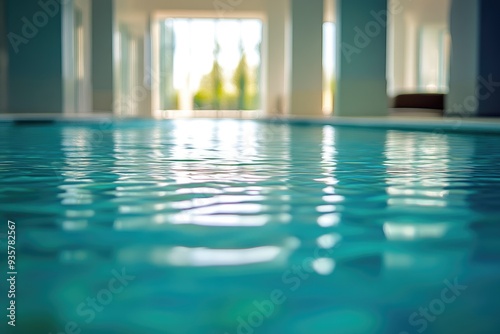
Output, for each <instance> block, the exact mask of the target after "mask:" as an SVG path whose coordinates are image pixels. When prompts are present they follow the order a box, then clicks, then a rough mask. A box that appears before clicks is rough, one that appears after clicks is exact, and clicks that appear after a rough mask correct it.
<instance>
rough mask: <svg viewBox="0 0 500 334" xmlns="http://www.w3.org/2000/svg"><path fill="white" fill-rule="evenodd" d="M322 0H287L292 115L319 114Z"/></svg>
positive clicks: (321, 97)
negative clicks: (290, 44)
mask: <svg viewBox="0 0 500 334" xmlns="http://www.w3.org/2000/svg"><path fill="white" fill-rule="evenodd" d="M323 12H324V5H323V1H322V0H291V19H292V21H291V28H292V31H291V39H292V40H291V43H292V50H291V78H290V79H291V88H290V107H289V108H290V114H291V115H292V116H322V115H323V17H324V15H323Z"/></svg>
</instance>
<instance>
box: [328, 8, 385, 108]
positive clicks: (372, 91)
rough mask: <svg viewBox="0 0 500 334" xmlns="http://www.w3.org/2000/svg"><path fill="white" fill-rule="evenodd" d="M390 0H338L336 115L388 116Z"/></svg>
mask: <svg viewBox="0 0 500 334" xmlns="http://www.w3.org/2000/svg"><path fill="white" fill-rule="evenodd" d="M387 14H388V11H387V0H356V1H353V0H337V93H336V97H335V116H348V117H357V116H369V117H370V116H385V115H386V114H387V108H388V98H387V80H386V63H387Z"/></svg>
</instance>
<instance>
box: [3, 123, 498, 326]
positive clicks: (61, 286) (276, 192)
mask: <svg viewBox="0 0 500 334" xmlns="http://www.w3.org/2000/svg"><path fill="white" fill-rule="evenodd" d="M13 133H16V135H19V136H23V138H24V140H23V141H22V142H19V141H12V140H10V139H9V138H11V137H12V135H13ZM9 136H10V137H9ZM495 140H496V137H489V136H473V135H458V134H455V135H435V134H431V133H425V132H405V131H396V130H389V131H385V130H369V129H355V128H353V129H350V128H334V127H332V126H324V127H321V126H299V125H296V126H289V125H284V124H277V123H274V124H265V123H258V122H252V121H209V120H199V121H198V120H197V121H175V122H163V123H149V122H139V123H138V124H133V123H131V122H124V123H121V124H116V125H115V126H114V128H112V129H111V130H109V131H100V130H98V129H97V130H96V127H92V126H83V125H78V126H77V125H67V126H52V127H6V128H5V131H2V134H0V144H1V147H2V148H3V149H2V153H1V155H2V158H3V160H2V162H0V167H1V169H0V170H1V173H2V174H1V180H2V190H1V192H0V196H1V198H2V202H0V203H1V204H0V212H1V213H2V215H4V216H6V217H8V219H11V220H12V219H13V220H17V221H19V222H20V227H19V234H20V235H21V236H22V237H20V238H19V243H20V250H21V252H22V257H23V263H24V270H25V273H26V276H25V277H26V278H23V277H20V283H19V284H22V285H23V286H29V290H30V293H31V295H32V296H33V297H32V299H33V300H37V301H39V302H38V303H33V304H32V305H31V306H30V307H27V308H26V309H25V310H24V311H23V312H25V314H31V313H33V312H36V311H37V310H38V308H39V307H41V305H42V304H44V303H46V302H47V300H48V299H49V297H48V296H49V295H50V296H51V297H50V300H56V301H57V302H56V303H55V304H54V307H55V308H56V309H57V312H58V313H57V312H55V313H54V314H56V313H57V314H59V315H58V317H61V319H58V321H59V322H64V319H66V318H71V317H73V316H74V307H73V305H78V303H79V300H80V299H81V298H83V297H85V296H86V295H92V292H93V291H94V290H95V289H96V286H99V285H100V284H101V283H102V281H105V280H106V279H108V276H109V272H110V270H111V268H115V267H120V266H126V267H127V268H128V270H130V271H131V272H134V273H135V275H136V276H137V277H138V281H137V283H134V284H135V285H134V284H131V286H130V288H129V289H128V290H126V291H125V292H124V293H123V295H122V296H121V297H120V298H121V300H122V301H123V303H116V304H113V307H110V309H109V310H108V311H107V312H106V313H103V316H102V318H101V319H100V320H96V321H95V322H94V323H92V324H89V325H88V326H89V327H88V328H90V331H89V332H95V333H99V330H102V328H105V326H106V324H107V322H113V321H114V320H116V319H118V318H120V317H121V314H123V313H126V312H128V311H130V309H131V308H132V309H134V306H133V305H142V306H143V307H144V308H145V309H147V310H148V311H149V312H153V313H154V312H160V313H161V312H167V313H168V314H170V315H171V316H172V319H174V318H175V319H189V318H190V317H191V316H193V317H196V318H197V319H199V320H198V325H194V324H193V325H192V326H193V327H190V328H191V329H188V330H186V331H184V332H185V333H216V332H217V333H219V332H222V333H223V332H225V331H226V332H229V333H233V332H235V331H236V327H237V320H236V319H237V318H238V316H240V315H241V313H243V314H247V313H249V312H251V311H252V307H251V306H248V305H252V302H253V300H254V299H255V298H258V299H263V298H266V296H267V295H269V293H271V292H272V291H273V289H282V290H283V291H287V292H288V295H287V297H288V302H287V303H286V304H284V305H283V306H282V307H281V309H280V312H279V313H277V314H276V316H275V318H273V319H274V320H272V321H269V322H268V323H266V325H265V327H263V329H262V330H263V331H262V332H263V333H265V332H283V333H302V332H300V331H298V330H296V328H306V327H307V326H312V327H311V328H312V329H311V330H310V331H309V332H310V333H315V332H317V333H319V332H321V330H323V329H324V328H325V326H330V327H331V328H330V327H327V328H328V330H330V329H331V332H339V333H358V332H359V331H360V330H361V329H362V330H363V331H364V332H371V333H389V332H391V333H392V332H394V333H399V332H400V331H403V330H404V331H408V332H411V330H414V328H412V327H411V326H410V327H409V325H408V321H407V319H408V316H409V315H410V314H411V313H412V312H414V311H415V310H417V309H418V307H420V306H421V305H425V304H426V303H428V302H429V301H431V300H432V299H433V298H436V297H435V296H436V291H437V293H439V291H440V289H442V284H443V283H442V282H443V280H445V279H450V280H451V279H454V278H455V277H459V278H460V281H461V282H466V283H467V284H468V285H470V286H471V287H474V286H475V287H476V288H475V290H474V288H471V291H472V290H474V291H475V292H474V293H475V294H474V293H472V294H471V295H470V296H469V297H467V295H465V294H464V296H463V297H461V298H462V299H461V300H462V301H461V302H457V303H456V304H453V306H450V311H449V312H450V313H449V314H450V315H449V316H450V317H451V316H452V315H453V316H455V315H459V314H462V313H463V312H469V313H470V312H472V313H473V314H479V313H483V314H484V313H485V312H486V310H488V309H490V308H491V309H493V308H494V307H495V306H498V305H496V304H495V302H493V301H491V302H490V301H489V300H490V299H489V296H490V295H497V296H500V291H498V289H497V288H495V285H494V283H493V282H494V281H495V279H497V280H498V279H500V269H499V268H498V265H497V264H498V261H500V255H499V253H500V249H499V247H500V246H499V245H500V240H499V239H500V232H499V226H498V219H497V218H495V217H499V216H500V208H499V207H498V206H497V204H496V203H497V202H498V198H500V195H499V193H498V189H500V187H499V185H500V171H499V169H498V166H499V165H500V149H498V148H497V146H495V145H493V142H496V141H495ZM483 147H489V148H490V149H489V150H488V151H487V154H485V153H486V152H485V151H484V150H482V148H483ZM288 270H291V274H288ZM44 272H47V273H49V274H47V275H45V276H44V275H41V273H44ZM30 276H37V277H41V278H40V280H39V281H37V282H36V283H34V284H29V283H28V282H27V280H28V277H30ZM141 279H142V280H141ZM71 282H73V283H71ZM299 283H300V284H299ZM71 284H77V285H78V287H73V286H72V285H71ZM296 285H300V288H297V289H296V290H293V289H290V287H295V286H296ZM485 287H487V288H488V289H489V292H488V293H487V292H486V290H484V291H483V290H482V289H486V288H485ZM174 296H175V297H174ZM176 298H178V299H176ZM170 299H175V303H170V302H167V300H170ZM180 299H185V300H190V301H196V302H197V303H198V304H197V305H200V306H199V308H195V309H189V308H183V307H180V308H176V306H175V305H179V304H181V305H183V304H182V302H181V301H180ZM160 300H165V301H164V302H160ZM474 300H485V301H484V302H482V304H481V303H479V304H478V303H476V304H474ZM125 301H128V302H125ZM214 301H216V302H215V306H211V307H209V306H207V305H208V304H210V305H212V304H213V303H214ZM205 302H206V303H207V304H206V305H205ZM203 305H205V306H203ZM312 305H314V307H313V306H312ZM395 305H397V307H396V306H395ZM471 308H472V309H471ZM228 310H235V311H228ZM312 310H314V311H312ZM311 312H313V313H314V314H310V313H311ZM486 313H487V312H486ZM207 314H210V316H207ZM304 314H310V316H304ZM328 314H334V315H336V316H337V315H338V314H344V315H345V314H348V315H349V316H351V317H352V319H351V318H349V319H351V320H349V319H347V320H345V321H344V322H342V321H337V320H335V321H334V320H328V319H329V316H327V315H328ZM389 314H390V316H389ZM487 314H489V313H487ZM485 317H486V320H485V322H486V323H488V322H489V323H492V324H498V320H495V319H496V318H494V317H488V316H487V315H486V316H485ZM172 319H171V321H174V320H172ZM355 319H358V320H359V319H364V320H363V321H366V324H365V325H364V326H361V327H359V326H358V325H356V321H357V320H355ZM381 319H386V320H381ZM445 319H447V318H445ZM130 320H131V323H130V326H131V329H130V330H131V332H134V331H138V330H139V328H142V327H141V326H145V324H146V323H148V328H150V332H151V333H156V332H158V333H162V330H161V321H159V320H158V322H154V321H153V322H152V323H149V321H150V320H151V319H149V318H148V317H138V316H133V315H132V316H131V319H130ZM132 320H133V321H132ZM495 321H496V322H495ZM100 326H103V327H100ZM266 326H267V327H266ZM356 326H358V327H356ZM453 326H455V327H453ZM360 328H361V329H360ZM450 328H458V329H460V328H461V327H460V326H459V325H457V324H455V325H451V327H450ZM315 329H316V331H315ZM320 329H321V330H320ZM92 330H94V331H92ZM124 332H126V331H124ZM173 332H175V331H173ZM177 332H179V333H180V331H177ZM439 332H440V331H438V330H435V331H433V329H432V328H430V329H429V332H428V333H439ZM485 333H486V331H485Z"/></svg>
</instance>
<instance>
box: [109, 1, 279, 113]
mask: <svg viewBox="0 0 500 334" xmlns="http://www.w3.org/2000/svg"><path fill="white" fill-rule="evenodd" d="M114 1H115V9H116V20H117V25H120V24H121V25H125V26H126V27H127V29H128V30H129V32H130V33H131V35H132V38H135V39H137V40H138V41H141V40H143V41H144V38H145V37H146V39H145V40H146V41H147V40H148V38H149V37H148V36H150V35H152V36H154V33H155V32H154V24H152V23H154V17H155V15H160V14H167V13H174V15H175V14H179V13H182V12H184V13H185V12H186V11H192V12H193V13H194V14H193V16H198V15H201V14H203V15H207V16H211V17H234V16H236V15H242V16H245V15H246V16H248V15H251V16H259V17H262V18H263V19H264V30H263V31H264V36H263V55H262V56H263V57H262V62H263V64H262V65H263V77H262V87H263V93H264V94H263V101H262V105H263V108H264V109H265V111H266V112H268V113H269V114H278V113H286V110H287V106H286V102H285V101H287V98H288V92H287V91H288V88H287V81H286V80H287V72H288V71H287V64H288V63H287V61H286V59H287V58H288V57H287V54H288V52H289V50H288V37H289V36H288V34H287V29H288V28H287V25H288V24H289V0H239V1H237V0H232V1H229V0H221V1H220V2H219V3H225V4H227V6H226V7H224V8H217V7H216V6H215V5H214V4H215V3H216V2H214V1H207V0H190V1H185V0H139V1H138V0H114ZM231 4H233V5H231ZM151 27H153V30H151ZM152 40H154V37H153V38H152ZM139 44H140V45H146V46H148V43H146V44H144V43H139ZM139 53H140V54H141V55H144V57H142V56H141V59H140V61H141V64H140V72H141V73H142V74H143V75H139V76H138V82H137V86H138V87H144V79H150V78H149V77H150V76H151V72H152V70H151V65H152V63H154V61H153V56H152V55H150V54H148V52H147V50H145V49H143V50H139ZM153 69H154V68H153ZM153 81H154V72H153ZM115 86H116V85H115ZM117 93H118V92H117V89H116V87H115V94H117ZM151 101H153V106H152V105H151ZM154 101H155V98H154V96H151V97H148V98H146V99H140V101H139V106H138V110H139V111H140V112H141V116H151V112H152V110H151V109H152V108H153V109H154V105H155V103H154Z"/></svg>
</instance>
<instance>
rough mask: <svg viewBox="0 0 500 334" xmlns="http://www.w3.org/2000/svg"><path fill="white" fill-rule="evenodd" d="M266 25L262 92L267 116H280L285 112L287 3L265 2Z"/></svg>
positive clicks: (286, 87)
mask: <svg viewBox="0 0 500 334" xmlns="http://www.w3.org/2000/svg"><path fill="white" fill-rule="evenodd" d="M267 6H268V8H267V15H268V20H267V25H265V29H266V30H267V33H265V34H264V36H265V37H264V38H267V40H266V41H265V43H264V45H265V53H264V54H265V57H266V60H267V61H264V62H263V65H264V67H265V71H264V73H267V74H266V75H267V77H266V81H265V82H264V83H263V85H264V89H262V91H263V92H266V94H265V95H266V96H265V98H266V101H265V103H266V104H265V108H266V112H267V114H268V115H282V114H284V112H285V110H286V103H285V102H286V96H287V89H288V85H287V78H286V76H287V68H288V67H287V61H286V60H287V54H286V50H287V49H286V48H287V46H288V45H289V36H288V33H287V29H286V23H287V22H288V21H289V16H288V15H287V13H289V1H288V0H273V1H267Z"/></svg>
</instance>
